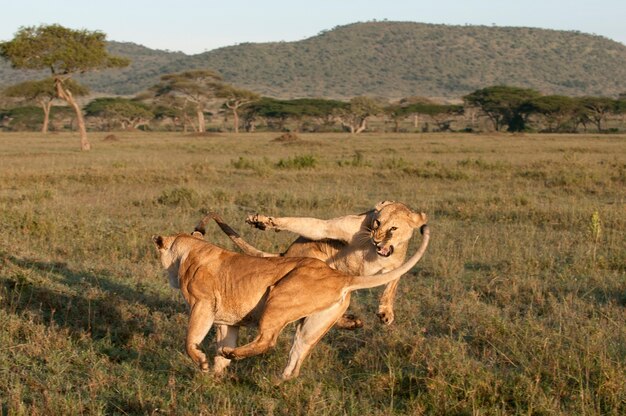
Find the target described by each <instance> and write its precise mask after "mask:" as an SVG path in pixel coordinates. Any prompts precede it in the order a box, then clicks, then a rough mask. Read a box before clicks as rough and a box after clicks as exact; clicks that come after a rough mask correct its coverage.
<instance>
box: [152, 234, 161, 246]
mask: <svg viewBox="0 0 626 416" xmlns="http://www.w3.org/2000/svg"><path fill="white" fill-rule="evenodd" d="M152 242H154V245H156V246H157V248H163V237H161V236H160V235H153V236H152Z"/></svg>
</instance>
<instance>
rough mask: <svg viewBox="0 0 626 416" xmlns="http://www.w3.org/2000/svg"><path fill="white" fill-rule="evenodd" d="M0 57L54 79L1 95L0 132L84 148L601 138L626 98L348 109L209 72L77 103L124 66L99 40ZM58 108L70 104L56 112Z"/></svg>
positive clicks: (52, 40)
mask: <svg viewBox="0 0 626 416" xmlns="http://www.w3.org/2000/svg"><path fill="white" fill-rule="evenodd" d="M0 55H1V56H3V57H5V58H6V59H8V60H9V61H10V62H11V63H12V65H13V66H14V67H15V68H22V69H43V68H48V69H49V70H50V71H51V77H49V78H45V79H42V80H37V81H26V82H22V83H19V84H15V85H12V86H10V87H8V88H6V89H5V90H4V91H3V92H2V97H0V98H2V102H1V103H0V104H1V105H0V128H1V129H4V130H32V129H40V130H41V131H42V132H44V133H45V132H47V131H48V130H49V129H50V128H52V129H54V130H64V129H75V130H78V131H79V132H80V136H81V148H82V149H83V150H88V149H89V143H88V142H87V138H86V132H87V129H90V130H99V131H111V130H119V129H122V130H128V129H144V130H170V131H182V132H187V131H195V132H199V133H202V132H205V131H207V130H209V129H210V130H218V131H233V132H239V131H240V129H243V130H245V131H247V132H252V131H255V130H257V129H265V130H272V131H286V130H295V131H347V132H350V133H352V134H359V133H361V132H364V131H368V130H376V131H393V132H402V131H453V130H455V131H485V130H495V131H503V130H506V131H510V132H521V131H541V132H576V131H580V130H581V129H582V130H584V131H587V129H588V128H589V127H591V126H593V127H594V128H595V129H596V130H597V131H598V132H606V131H619V129H620V128H621V129H624V128H625V127H626V126H625V120H624V115H625V114H626V94H621V95H620V96H619V97H617V98H609V97H566V96H558V95H542V94H541V93H539V92H538V91H535V90H532V89H525V88H518V87H512V86H491V87H487V88H483V89H480V90H477V91H474V92H472V93H470V94H468V95H466V96H465V97H463V100H462V104H460V102H461V100H459V104H449V103H440V102H434V101H432V100H430V99H428V98H425V97H419V96H407V97H405V98H403V99H401V100H398V101H396V102H388V101H387V100H384V99H381V98H376V97H366V96H359V97H354V98H352V99H351V100H349V101H339V100H332V99H323V98H300V99H293V100H281V99H275V98H271V97H261V96H260V95H259V94H257V93H255V92H253V91H249V90H246V89H243V88H238V87H236V86H233V85H229V84H228V83H225V82H224V81H223V79H222V77H221V76H220V74H218V73H216V72H215V71H212V70H210V69H196V70H190V71H183V72H178V73H172V74H166V75H163V76H161V78H160V80H159V82H157V83H155V84H154V85H153V86H152V87H150V88H148V89H147V90H146V91H143V92H141V93H139V94H137V95H136V96H135V97H130V98H129V97H98V98H95V99H92V100H91V101H88V102H86V103H84V105H82V106H80V105H79V104H78V102H79V100H80V98H79V97H85V96H87V94H88V90H87V89H86V88H85V87H83V86H81V85H80V84H78V83H77V82H75V81H74V80H73V79H72V75H74V74H76V73H82V72H85V71H90V70H96V69H105V68H114V67H122V66H125V65H128V61H127V60H124V59H121V58H117V57H113V56H109V55H108V54H107V53H106V52H105V50H104V35H103V34H101V33H99V32H87V31H73V30H70V29H65V28H63V27H61V26H58V25H52V26H40V27H32V28H22V29H20V31H19V32H18V33H17V34H16V36H15V38H14V39H13V40H12V41H9V42H3V43H0ZM55 101H58V102H59V103H60V102H61V101H65V103H66V104H67V105H68V106H69V107H70V108H71V109H72V110H73V111H67V110H66V109H67V106H65V107H64V106H55V105H54V103H55Z"/></svg>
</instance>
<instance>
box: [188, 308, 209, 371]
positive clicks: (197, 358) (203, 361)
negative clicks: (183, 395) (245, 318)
mask: <svg viewBox="0 0 626 416" xmlns="http://www.w3.org/2000/svg"><path fill="white" fill-rule="evenodd" d="M213 319H214V315H213V308H212V307H211V305H210V304H209V303H208V302H197V303H196V304H194V305H193V306H192V307H191V316H190V317H189V326H188V327H187V339H186V342H185V346H186V349H187V354H189V356H190V357H191V359H192V360H193V361H194V362H195V363H196V364H198V365H199V366H200V369H201V370H202V371H209V363H208V361H207V358H206V355H205V354H204V352H202V350H201V349H200V344H201V343H202V340H203V339H204V337H206V335H207V334H208V333H209V330H210V329H211V326H212V325H213Z"/></svg>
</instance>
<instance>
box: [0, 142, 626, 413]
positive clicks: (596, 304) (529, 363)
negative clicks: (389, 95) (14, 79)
mask: <svg viewBox="0 0 626 416" xmlns="http://www.w3.org/2000/svg"><path fill="white" fill-rule="evenodd" d="M102 137H104V134H102V135H99V134H92V135H91V140H92V144H93V150H92V151H91V152H89V153H81V152H80V151H79V150H78V147H79V146H78V142H77V139H76V138H75V137H73V136H71V135H65V134H59V135H50V136H48V137H44V136H41V135H38V134H17V133H16V134H2V135H0V158H1V160H2V163H1V164H0V214H1V217H0V218H2V226H1V227H0V230H1V231H0V402H1V407H0V414H7V415H8V414H11V415H13V414H15V415H22V414H41V415H48V414H64V415H73V414H163V413H165V414H232V415H239V414H268V415H271V414H289V415H298V414H332V415H335V414H368V415H369V414H372V415H376V414H563V415H569V414H581V415H582V414H585V415H600V414H609V415H611V414H612V415H620V414H624V413H626V381H625V378H624V374H626V312H625V311H626V245H625V244H624V241H626V209H625V202H626V137H624V136H608V135H601V136H594V135H573V136H567V135H558V136H556V135H555V136H549V135H516V136H511V135H485V136H477V135H456V134H449V135H443V134H437V135H429V134H421V135H418V134H416V135H408V134H407V135H386V136H382V135H363V136H355V137H350V136H347V135H340V134H338V135H333V134H319V135H302V136H301V137H302V138H303V140H301V141H300V142H296V143H292V144H280V143H274V142H271V139H272V138H273V136H272V135H271V134H254V135H248V134H242V135H224V136H223V137H205V138H198V137H195V138H194V137H182V136H180V135H174V134H169V135H168V134H139V133H136V134H130V133H120V134H119V137H120V138H121V140H120V141H118V142H104V141H101V140H100V139H101V138H102ZM382 199H395V200H398V201H403V202H405V203H407V204H409V205H410V206H411V207H413V208H415V209H419V210H423V211H425V212H427V213H428V214H429V217H430V224H431V228H432V240H431V246H430V247H429V250H428V253H427V255H426V257H425V259H424V260H423V261H422V262H421V263H420V264H419V265H418V267H416V268H415V269H414V270H413V272H412V273H411V274H409V275H408V276H405V277H404V278H403V281H402V283H401V285H400V289H399V296H398V299H397V301H396V322H395V323H394V324H393V325H392V326H391V327H382V326H381V325H380V324H379V323H378V321H377V318H376V317H375V315H374V312H375V311H376V305H377V299H378V296H379V295H380V293H381V290H380V289H377V290H370V291H361V292H359V293H357V294H356V296H354V298H353V299H354V300H353V302H352V305H351V310H352V312H353V313H356V314H358V315H359V316H361V317H362V318H363V319H364V321H365V327H364V328H363V329H361V330H358V331H355V332H346V331H339V330H331V331H330V332H329V334H328V335H327V336H326V337H325V338H324V339H323V340H322V342H321V343H320V344H319V345H318V346H317V347H316V348H315V349H314V351H313V353H312V355H311V357H310V358H309V359H308V360H307V362H306V363H305V365H304V367H303V370H302V373H301V376H300V378H298V379H296V380H294V381H291V382H288V383H284V384H282V385H280V386H275V385H274V384H273V377H275V376H276V375H277V374H279V373H280V371H281V370H282V367H283V366H284V364H285V362H286V359H287V354H288V350H289V346H290V345H289V344H290V337H291V334H290V333H289V332H287V333H285V334H283V335H282V336H281V339H280V342H279V344H278V346H277V347H276V349H275V350H274V351H273V352H271V353H269V354H266V355H264V356H260V357H256V358H251V359H247V360H244V361H241V362H237V363H235V364H234V365H233V366H232V367H231V369H230V371H229V376H228V377H227V378H226V379H224V380H221V381H220V380H215V379H214V378H212V377H211V376H207V375H205V374H201V373H199V372H198V371H197V370H196V368H195V367H194V366H193V365H192V363H191V360H190V359H189V358H188V357H187V356H186V354H185V352H184V335H185V325H186V321H187V312H186V308H185V306H184V303H183V301H182V298H181V297H180V295H179V294H178V293H176V292H173V291H172V290H170V289H169V287H168V286H167V282H166V278H165V276H164V273H163V272H162V270H161V268H160V266H159V264H158V262H157V259H156V255H155V253H154V250H153V248H152V246H151V241H150V236H151V235H152V234H155V233H164V234H167V233H175V232H180V231H191V230H192V229H193V226H194V225H195V223H196V222H197V221H198V220H199V219H200V217H201V216H202V215H203V213H204V212H206V211H208V210H209V209H213V210H217V211H219V212H221V213H222V214H223V216H224V218H225V219H226V220H227V221H228V222H229V223H231V224H232V225H233V226H234V227H235V228H237V229H238V230H240V231H241V233H242V235H243V236H244V238H246V239H247V240H248V241H250V242H251V243H252V244H254V245H255V246H257V247H259V248H261V249H263V250H267V251H278V250H281V249H284V248H285V247H286V245H287V244H288V243H289V241H290V240H292V239H293V238H294V236H292V235H288V234H287V233H270V232H261V231H257V230H252V229H250V228H249V227H247V226H246V225H245V224H244V221H243V219H244V217H245V215H246V214H248V213H253V212H257V211H258V212H262V213H265V214H272V215H274V214H279V215H306V216H314V217H321V218H329V217H333V216H337V215H345V214H348V213H358V212H362V211H364V210H366V209H368V208H369V207H371V206H373V204H374V203H375V202H377V201H379V200H382ZM216 228H217V227H209V230H208V238H209V239H210V240H211V241H213V242H216V243H218V244H220V245H222V246H226V247H232V246H231V245H230V243H229V242H228V240H227V239H226V237H225V236H224V235H222V234H221V232H219V231H218V230H217V229H216ZM416 245H417V239H416V242H415V246H416ZM253 336H254V330H252V329H250V330H243V331H242V337H241V342H245V341H246V340H249V339H251V337H253ZM212 339H213V334H210V335H209V340H210V341H211V342H207V345H206V348H207V350H208V351H210V352H211V353H212V352H213V350H214V346H213V343H212Z"/></svg>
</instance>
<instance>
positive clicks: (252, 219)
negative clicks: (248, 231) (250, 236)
mask: <svg viewBox="0 0 626 416" xmlns="http://www.w3.org/2000/svg"><path fill="white" fill-rule="evenodd" d="M246 223H247V224H250V225H251V226H253V227H255V228H258V229H259V230H266V229H268V228H274V227H275V226H276V224H274V218H272V217H266V216H265V215H261V214H254V215H248V217H247V218H246Z"/></svg>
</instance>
